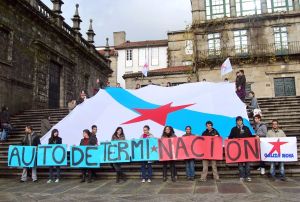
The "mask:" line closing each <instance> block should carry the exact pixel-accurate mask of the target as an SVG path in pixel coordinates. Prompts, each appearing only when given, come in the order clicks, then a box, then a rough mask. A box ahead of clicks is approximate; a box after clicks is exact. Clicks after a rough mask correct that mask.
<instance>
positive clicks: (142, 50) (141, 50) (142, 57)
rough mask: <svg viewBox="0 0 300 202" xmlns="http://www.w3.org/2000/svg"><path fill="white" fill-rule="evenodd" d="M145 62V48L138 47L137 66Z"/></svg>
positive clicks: (141, 65)
mask: <svg viewBox="0 0 300 202" xmlns="http://www.w3.org/2000/svg"><path fill="white" fill-rule="evenodd" d="M145 64H146V49H145V48H139V66H140V67H143V66H144V65H145Z"/></svg>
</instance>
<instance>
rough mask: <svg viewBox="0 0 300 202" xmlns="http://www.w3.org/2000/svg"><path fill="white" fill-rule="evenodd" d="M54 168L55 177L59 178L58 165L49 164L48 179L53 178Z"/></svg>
mask: <svg viewBox="0 0 300 202" xmlns="http://www.w3.org/2000/svg"><path fill="white" fill-rule="evenodd" d="M54 169H56V179H60V167H59V166H50V167H49V180H54V175H53V170H54Z"/></svg>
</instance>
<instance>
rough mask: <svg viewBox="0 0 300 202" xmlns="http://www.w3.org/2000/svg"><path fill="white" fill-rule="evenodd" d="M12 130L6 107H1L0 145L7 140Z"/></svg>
mask: <svg viewBox="0 0 300 202" xmlns="http://www.w3.org/2000/svg"><path fill="white" fill-rule="evenodd" d="M11 130H12V125H11V123H10V114H9V111H8V107H7V106H3V107H2V109H1V112H0V143H3V142H5V141H6V140H7V138H8V136H9V133H10V132H11Z"/></svg>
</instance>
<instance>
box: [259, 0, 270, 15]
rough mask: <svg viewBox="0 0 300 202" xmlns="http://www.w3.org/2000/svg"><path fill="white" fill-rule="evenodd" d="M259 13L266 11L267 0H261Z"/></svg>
mask: <svg viewBox="0 0 300 202" xmlns="http://www.w3.org/2000/svg"><path fill="white" fill-rule="evenodd" d="M260 4H261V13H262V14H265V13H268V5H267V0H261V2H260Z"/></svg>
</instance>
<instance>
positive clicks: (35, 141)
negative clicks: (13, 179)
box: [20, 125, 41, 182]
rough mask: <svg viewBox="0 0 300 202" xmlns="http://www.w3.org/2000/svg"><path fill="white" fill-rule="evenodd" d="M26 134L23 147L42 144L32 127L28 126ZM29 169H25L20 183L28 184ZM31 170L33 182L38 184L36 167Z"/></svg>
mask: <svg viewBox="0 0 300 202" xmlns="http://www.w3.org/2000/svg"><path fill="white" fill-rule="evenodd" d="M25 133H26V135H25V137H24V138H23V140H22V142H21V144H22V145H23V146H38V145H39V144H41V141H40V137H39V135H38V134H36V133H35V132H34V131H33V128H32V126H30V125H27V126H26V127H25ZM28 169H29V168H23V172H22V176H21V180H20V182H26V181H27V173H28ZM31 170H32V173H31V177H32V181H33V182H37V173H36V166H34V167H32V168H31Z"/></svg>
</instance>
